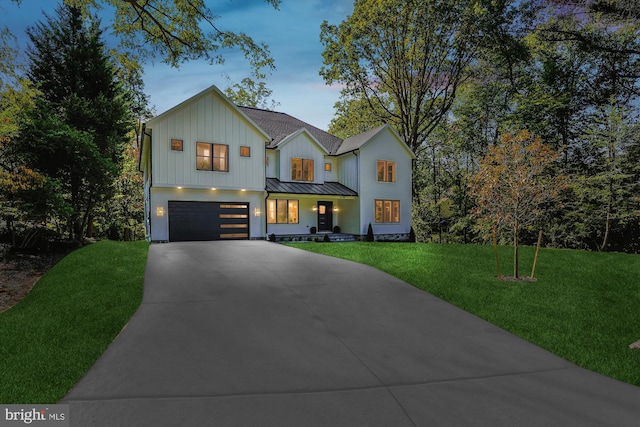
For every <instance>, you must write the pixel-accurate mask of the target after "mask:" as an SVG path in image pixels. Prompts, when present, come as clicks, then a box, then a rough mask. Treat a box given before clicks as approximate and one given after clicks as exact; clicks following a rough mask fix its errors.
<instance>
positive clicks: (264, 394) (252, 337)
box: [62, 241, 640, 427]
mask: <svg viewBox="0 0 640 427" xmlns="http://www.w3.org/2000/svg"><path fill="white" fill-rule="evenodd" d="M568 338H569V337H568ZM62 403H69V404H70V405H71V407H70V417H71V425H72V426H82V427H92V426H105V427H106V426H108V427H114V426H136V427H141V426H154V427H158V426H171V427H175V426H182V427H184V426H198V427H201V426H279V427H280V426H349V427H353V426H394V427H398V426H515V425H519V426H634V427H637V426H638V425H640V388H639V387H634V386H631V385H628V384H625V383H621V382H618V381H615V380H612V379H609V378H606V377H603V376H600V375H597V374H594V373H592V372H589V371H586V370H584V369H581V368H578V367H576V366H575V365H573V364H571V363H568V362H567V361H565V360H563V359H560V358H558V357H556V356H554V355H552V354H550V353H548V352H546V351H545V350H542V349H540V348H539V347H536V346H534V345H532V344H530V343H528V342H526V341H524V340H522V339H520V338H518V337H515V336H513V335H511V334H509V333H507V332H505V331H503V330H501V329H499V328H497V327H495V326H492V325H491V324H489V323H486V322H485V321H483V320H480V319H478V318H477V317H475V316H472V315H470V314H468V313H466V312H464V311H462V310H460V309H457V308H455V307H453V306H451V305H450V304H448V303H445V302H443V301H442V300H440V299H438V298H435V297H434V296H432V295H430V294H427V293H425V292H422V291H420V290H417V289H415V288H413V287H412V286H410V285H408V284H406V283H404V282H402V281H400V280H398V279H395V278H393V277H391V276H388V275H386V274H384V273H382V272H380V271H377V270H375V269H373V268H371V267H367V266H364V265H360V264H355V263H351V262H348V261H343V260H339V259H334V258H330V257H325V256H322V255H316V254H312V253H308V252H305V251H301V250H297V249H293V248H289V247H285V246H281V245H278V244H273V243H268V242H259V241H258V242H256V241H237V242H202V243H199V242H198V243H168V244H158V245H152V246H151V248H150V252H149V258H148V261H147V270H146V274H145V283H144V298H143V302H142V305H141V306H140V308H139V310H138V311H137V313H136V314H135V315H134V317H133V318H132V319H131V321H130V322H129V324H128V325H127V327H126V328H125V329H124V330H123V332H122V333H121V334H120V335H119V336H118V338H117V339H116V340H115V341H114V343H113V344H112V345H111V346H110V347H109V348H108V350H107V351H106V352H105V353H104V354H103V356H102V357H101V358H100V360H99V361H98V362H97V363H96V364H95V365H94V366H93V368H92V369H91V370H90V371H89V373H88V374H87V375H86V376H85V377H84V378H83V379H82V380H81V381H80V382H79V383H78V384H77V385H76V386H75V387H74V388H73V389H72V390H71V391H70V392H69V394H68V395H67V396H66V397H65V399H64V400H63V402H62Z"/></svg>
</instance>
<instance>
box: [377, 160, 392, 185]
mask: <svg viewBox="0 0 640 427" xmlns="http://www.w3.org/2000/svg"><path fill="white" fill-rule="evenodd" d="M378 182H396V162H391V161H388V160H378Z"/></svg>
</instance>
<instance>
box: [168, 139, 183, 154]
mask: <svg viewBox="0 0 640 427" xmlns="http://www.w3.org/2000/svg"><path fill="white" fill-rule="evenodd" d="M171 150H173V151H182V140H181V139H172V140H171Z"/></svg>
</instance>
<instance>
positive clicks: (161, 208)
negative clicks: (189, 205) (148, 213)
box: [156, 206, 164, 218]
mask: <svg viewBox="0 0 640 427" xmlns="http://www.w3.org/2000/svg"><path fill="white" fill-rule="evenodd" d="M156 216H157V217H158V218H162V217H163V216H164V206H157V207H156Z"/></svg>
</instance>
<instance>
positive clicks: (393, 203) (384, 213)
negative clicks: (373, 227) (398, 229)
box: [375, 200, 400, 223]
mask: <svg viewBox="0 0 640 427" xmlns="http://www.w3.org/2000/svg"><path fill="white" fill-rule="evenodd" d="M375 210H376V212H375V219H376V222H377V223H385V222H388V223H394V222H400V200H376V202H375Z"/></svg>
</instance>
